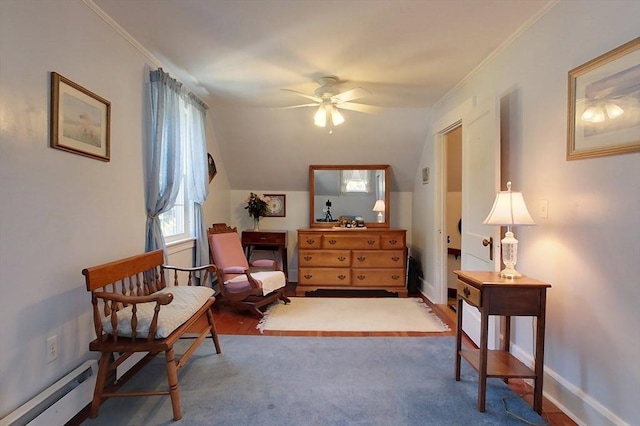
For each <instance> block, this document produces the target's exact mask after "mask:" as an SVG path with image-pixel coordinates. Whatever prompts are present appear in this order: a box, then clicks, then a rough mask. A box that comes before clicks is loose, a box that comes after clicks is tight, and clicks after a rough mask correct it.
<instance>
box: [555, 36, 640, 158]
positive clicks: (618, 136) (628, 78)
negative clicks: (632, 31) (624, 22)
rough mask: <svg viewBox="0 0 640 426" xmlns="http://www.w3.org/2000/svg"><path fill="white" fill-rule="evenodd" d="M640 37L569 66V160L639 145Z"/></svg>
mask: <svg viewBox="0 0 640 426" xmlns="http://www.w3.org/2000/svg"><path fill="white" fill-rule="evenodd" d="M639 81H640V38H636V39H635V40H632V41H630V42H628V43H626V44H623V45H622V46H620V47H618V48H616V49H613V50H611V51H610V52H607V53H605V54H604V55H601V56H599V57H597V58H595V59H593V60H591V61H589V62H587V63H586V64H584V65H581V66H579V67H577V68H575V69H573V70H571V71H569V107H568V135H567V160H576V159H581V158H589V157H601V156H605V155H614V154H624V153H627V152H636V151H640V85H639V84H638V82H639Z"/></svg>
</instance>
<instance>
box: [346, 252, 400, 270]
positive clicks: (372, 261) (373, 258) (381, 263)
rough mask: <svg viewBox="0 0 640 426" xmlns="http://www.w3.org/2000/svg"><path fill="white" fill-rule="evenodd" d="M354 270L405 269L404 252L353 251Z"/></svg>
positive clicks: (352, 262) (352, 263)
mask: <svg viewBox="0 0 640 426" xmlns="http://www.w3.org/2000/svg"><path fill="white" fill-rule="evenodd" d="M351 254H352V256H353V257H352V260H351V265H352V266H353V267H354V268H404V250H353V251H352V252H351Z"/></svg>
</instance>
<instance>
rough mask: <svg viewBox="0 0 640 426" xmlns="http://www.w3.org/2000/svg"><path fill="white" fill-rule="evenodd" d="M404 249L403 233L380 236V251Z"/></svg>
mask: <svg viewBox="0 0 640 426" xmlns="http://www.w3.org/2000/svg"><path fill="white" fill-rule="evenodd" d="M404 247H405V233H404V232H393V233H384V234H382V235H380V248H381V249H404Z"/></svg>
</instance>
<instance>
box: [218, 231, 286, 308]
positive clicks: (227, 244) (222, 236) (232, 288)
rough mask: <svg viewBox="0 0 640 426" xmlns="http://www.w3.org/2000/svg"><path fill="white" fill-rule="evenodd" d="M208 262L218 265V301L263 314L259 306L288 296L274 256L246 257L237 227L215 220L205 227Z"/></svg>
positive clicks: (283, 299) (284, 278) (284, 279)
mask: <svg viewBox="0 0 640 426" xmlns="http://www.w3.org/2000/svg"><path fill="white" fill-rule="evenodd" d="M208 235H209V252H210V253H211V263H213V264H215V265H216V267H217V274H218V286H219V288H220V295H219V296H218V297H216V301H217V303H219V304H221V305H225V306H231V307H233V308H236V309H240V310H248V311H250V312H251V314H252V315H254V316H255V317H258V318H261V317H262V316H263V313H262V311H261V310H260V308H262V307H264V306H267V305H269V304H271V303H273V302H275V301H276V300H278V299H280V300H282V301H283V302H285V303H289V302H290V300H289V299H288V298H287V297H286V296H285V294H284V289H285V285H286V283H287V279H286V277H285V275H284V272H282V271H281V270H279V268H278V264H277V263H276V262H275V261H273V260H256V261H254V262H251V264H249V262H248V261H247V258H246V257H245V254H244V250H243V248H242V243H241V242H240V236H239V235H238V232H237V230H236V228H231V227H229V226H227V225H226V224H214V225H213V226H212V227H211V228H209V231H208Z"/></svg>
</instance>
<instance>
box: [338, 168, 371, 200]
mask: <svg viewBox="0 0 640 426" xmlns="http://www.w3.org/2000/svg"><path fill="white" fill-rule="evenodd" d="M341 173H342V188H341V189H342V193H343V194H348V193H365V194H367V193H369V174H368V171H367V170H343V171H342V172H341Z"/></svg>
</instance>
